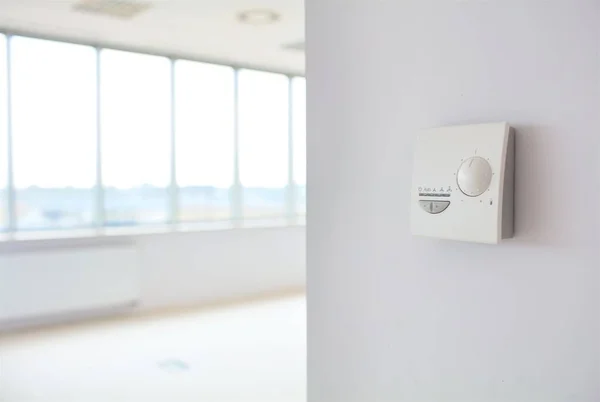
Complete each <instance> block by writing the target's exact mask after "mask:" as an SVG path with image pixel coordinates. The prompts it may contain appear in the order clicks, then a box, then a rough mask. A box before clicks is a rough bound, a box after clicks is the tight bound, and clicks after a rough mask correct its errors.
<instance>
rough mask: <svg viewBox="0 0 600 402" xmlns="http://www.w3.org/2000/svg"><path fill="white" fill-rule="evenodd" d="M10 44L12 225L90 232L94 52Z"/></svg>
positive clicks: (26, 41)
mask: <svg viewBox="0 0 600 402" xmlns="http://www.w3.org/2000/svg"><path fill="white" fill-rule="evenodd" d="M10 40H11V59H10V60H11V106H12V109H11V110H12V144H13V147H12V154H13V177H14V184H15V214H16V216H15V219H16V226H17V228H18V229H20V230H45V229H59V228H74V227H85V226H90V225H91V224H92V222H93V211H94V208H93V205H94V204H93V200H94V196H93V195H94V192H93V187H94V184H95V178H96V173H95V172H96V171H95V167H96V161H95V155H96V153H95V141H96V114H95V111H96V106H95V105H96V103H95V102H96V84H95V83H96V53H95V50H94V49H93V48H92V47H88V46H80V45H71V44H66V43H58V42H51V41H46V40H39V39H30V38H24V37H13V38H11V39H10Z"/></svg>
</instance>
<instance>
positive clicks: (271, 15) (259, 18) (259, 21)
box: [238, 9, 281, 25]
mask: <svg viewBox="0 0 600 402" xmlns="http://www.w3.org/2000/svg"><path fill="white" fill-rule="evenodd" d="M280 19H281V15H279V14H278V13H276V12H275V11H273V10H267V9H254V10H246V11H242V12H241V13H239V14H238V20H239V21H240V22H242V23H244V24H250V25H269V24H273V23H275V22H277V21H279V20H280Z"/></svg>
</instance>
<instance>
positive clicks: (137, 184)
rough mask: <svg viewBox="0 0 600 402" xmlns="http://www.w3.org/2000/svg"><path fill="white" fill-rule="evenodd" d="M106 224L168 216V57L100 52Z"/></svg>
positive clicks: (159, 219) (147, 220)
mask: <svg viewBox="0 0 600 402" xmlns="http://www.w3.org/2000/svg"><path fill="white" fill-rule="evenodd" d="M100 74H101V77H100V95H101V113H100V116H101V117H100V119H101V127H102V134H101V139H102V181H103V184H104V208H105V224H106V225H107V226H127V225H136V224H142V223H159V222H166V221H167V220H168V211H169V206H168V200H169V194H168V186H169V183H170V160H171V150H170V149H171V139H170V131H171V68H170V61H169V60H168V59H167V58H165V57H158V56H148V55H142V54H136V53H128V52H121V51H116V50H102V52H101V54H100Z"/></svg>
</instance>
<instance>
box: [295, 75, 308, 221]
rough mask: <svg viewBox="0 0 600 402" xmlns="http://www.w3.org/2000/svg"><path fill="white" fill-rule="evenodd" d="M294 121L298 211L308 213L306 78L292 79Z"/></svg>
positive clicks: (301, 213) (303, 213)
mask: <svg viewBox="0 0 600 402" xmlns="http://www.w3.org/2000/svg"><path fill="white" fill-rule="evenodd" d="M292 122H293V140H294V183H295V184H296V212H297V213H298V214H299V215H305V214H306V79H305V78H302V77H295V78H294V79H293V80H292Z"/></svg>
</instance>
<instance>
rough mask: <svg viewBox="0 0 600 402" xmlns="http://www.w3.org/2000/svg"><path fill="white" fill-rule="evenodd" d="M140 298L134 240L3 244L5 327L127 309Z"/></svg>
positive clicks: (1, 325) (0, 320)
mask: <svg viewBox="0 0 600 402" xmlns="http://www.w3.org/2000/svg"><path fill="white" fill-rule="evenodd" d="M139 299H140V272H139V263H138V256H137V250H136V247H135V243H134V242H133V241H132V240H129V239H124V240H123V239H117V240H115V239H108V238H107V239H103V238H98V239H76V240H68V241H67V240H49V241H40V242H32V243H30V242H27V243H21V242H13V243H12V244H11V243H6V244H2V245H1V247H0V330H6V329H12V328H14V327H22V326H30V325H40V324H47V323H51V322H52V323H56V322H62V321H67V320H72V319H82V318H86V317H92V316H98V315H105V314H108V313H110V312H116V311H123V310H128V309H131V308H132V307H134V306H135V305H136V304H137V303H138V302H139Z"/></svg>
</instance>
